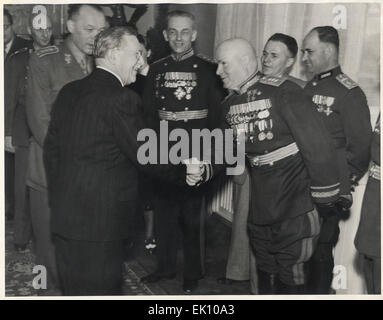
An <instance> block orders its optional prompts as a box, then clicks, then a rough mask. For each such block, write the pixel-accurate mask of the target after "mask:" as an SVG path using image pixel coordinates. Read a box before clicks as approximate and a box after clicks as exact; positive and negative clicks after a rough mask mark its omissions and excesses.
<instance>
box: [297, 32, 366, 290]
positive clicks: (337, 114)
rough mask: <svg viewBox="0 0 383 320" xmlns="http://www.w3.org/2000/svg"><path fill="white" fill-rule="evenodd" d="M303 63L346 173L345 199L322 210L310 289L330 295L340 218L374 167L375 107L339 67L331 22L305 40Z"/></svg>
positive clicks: (336, 38)
mask: <svg viewBox="0 0 383 320" xmlns="http://www.w3.org/2000/svg"><path fill="white" fill-rule="evenodd" d="M302 54H303V55H302V62H303V64H304V65H305V66H306V68H307V72H308V73H309V74H311V75H312V76H313V78H312V79H311V80H310V81H309V82H308V83H307V85H306V86H305V88H304V91H305V94H306V95H307V96H308V97H309V98H310V99H311V100H312V101H313V102H314V107H315V109H316V111H317V112H318V114H319V115H320V117H321V118H322V120H323V121H324V122H325V124H326V127H327V130H328V131H329V133H330V135H331V138H332V144H333V145H334V146H335V150H336V153H335V154H334V156H333V158H334V160H333V161H334V162H336V163H337V164H338V169H339V174H340V201H339V202H338V204H337V205H336V206H333V207H329V208H319V214H320V216H321V219H322V225H321V232H320V236H319V240H318V246H317V248H316V250H315V252H314V254H313V256H312V258H311V260H310V262H309V263H308V267H309V272H308V276H309V279H308V290H309V293H312V294H329V293H330V287H331V282H332V275H333V268H334V257H333V248H334V247H335V245H336V243H337V241H338V237H339V225H338V224H339V219H340V218H341V216H342V215H344V214H345V213H347V212H348V210H349V209H350V207H351V205H352V194H351V192H352V191H353V190H354V187H355V186H356V185H357V184H358V181H359V179H360V178H361V177H362V176H363V175H364V173H365V172H366V170H367V168H368V163H369V158H370V152H369V150H370V144H371V132H372V131H371V124H370V111H369V108H368V105H367V99H366V96H365V94H364V93H363V91H362V89H361V88H360V87H359V86H358V84H357V83H355V82H354V81H353V80H351V79H350V78H349V77H348V76H347V75H346V74H344V73H343V72H342V69H341V67H340V65H339V35H338V32H337V30H336V29H334V28H333V27H330V26H323V27H316V28H314V29H312V30H311V31H310V32H309V33H308V34H307V35H306V37H305V38H304V40H303V45H302Z"/></svg>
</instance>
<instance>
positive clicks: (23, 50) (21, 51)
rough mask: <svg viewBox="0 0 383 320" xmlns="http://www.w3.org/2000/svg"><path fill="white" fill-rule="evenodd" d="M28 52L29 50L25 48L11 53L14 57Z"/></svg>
mask: <svg viewBox="0 0 383 320" xmlns="http://www.w3.org/2000/svg"><path fill="white" fill-rule="evenodd" d="M28 50H29V48H27V47H25V48H22V49H20V50H17V51H15V52H14V53H13V55H16V54H19V53H23V52H27V51H28Z"/></svg>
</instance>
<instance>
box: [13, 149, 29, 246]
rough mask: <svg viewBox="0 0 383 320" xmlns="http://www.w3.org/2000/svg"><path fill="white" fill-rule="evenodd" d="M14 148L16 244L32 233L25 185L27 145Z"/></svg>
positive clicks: (26, 240) (25, 240) (22, 243)
mask: <svg viewBox="0 0 383 320" xmlns="http://www.w3.org/2000/svg"><path fill="white" fill-rule="evenodd" d="M15 149H16V152H15V219H14V221H15V222H14V242H15V244H18V245H25V244H27V243H28V241H29V240H30V237H31V233H32V223H31V215H30V210H29V192H28V188H27V186H26V176H27V168H28V147H16V148H15Z"/></svg>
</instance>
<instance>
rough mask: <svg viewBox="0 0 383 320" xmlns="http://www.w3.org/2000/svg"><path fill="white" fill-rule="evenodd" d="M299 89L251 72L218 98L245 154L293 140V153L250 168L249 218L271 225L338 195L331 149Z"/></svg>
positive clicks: (265, 150)
mask: <svg viewBox="0 0 383 320" xmlns="http://www.w3.org/2000/svg"><path fill="white" fill-rule="evenodd" d="M310 104H311V102H310V100H308V99H307V97H305V96H304V94H303V90H302V89H301V88H300V87H299V86H298V85H296V84H295V83H293V82H291V81H289V80H286V79H281V78H275V77H267V76H262V75H253V76H252V77H250V78H249V79H248V80H247V81H246V82H245V83H244V84H243V85H242V86H241V88H240V90H239V91H238V92H233V93H232V94H231V95H229V96H228V97H227V98H226V99H225V101H224V102H223V107H224V110H225V114H226V122H227V123H228V125H229V126H230V127H231V128H233V129H234V133H235V135H238V133H239V132H242V133H244V134H245V136H246V145H245V151H246V155H247V156H248V157H254V156H262V155H265V154H268V153H270V152H272V151H275V150H277V149H280V148H282V147H285V146H287V145H290V144H292V143H294V142H295V143H296V144H297V146H298V148H299V152H298V153H297V154H295V155H292V156H289V157H287V158H284V159H282V160H279V161H277V162H275V163H272V164H269V165H264V166H258V167H255V166H253V167H252V168H251V193H252V196H251V207H250V214H249V222H250V223H254V224H263V225H266V224H273V223H277V222H280V221H283V220H285V219H288V218H292V217H295V216H299V215H301V214H304V213H306V212H309V211H311V210H312V209H313V206H314V202H316V203H329V202H333V201H335V200H336V199H337V198H338V196H339V180H338V171H337V166H336V163H334V162H333V160H332V156H333V152H334V148H333V147H332V144H331V138H330V136H329V134H328V132H327V130H326V127H325V126H324V124H323V122H322V121H321V119H320V118H319V116H318V115H317V114H316V112H315V110H313V108H312V107H311V106H310Z"/></svg>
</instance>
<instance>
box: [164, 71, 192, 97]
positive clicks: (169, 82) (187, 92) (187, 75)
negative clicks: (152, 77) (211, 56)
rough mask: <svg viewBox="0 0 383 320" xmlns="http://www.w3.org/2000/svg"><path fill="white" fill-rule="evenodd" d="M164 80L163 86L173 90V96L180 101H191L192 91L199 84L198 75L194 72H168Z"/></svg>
mask: <svg viewBox="0 0 383 320" xmlns="http://www.w3.org/2000/svg"><path fill="white" fill-rule="evenodd" d="M163 78H164V79H163V80H164V81H163V86H164V87H165V88H173V89H174V92H173V94H174V95H175V97H176V98H177V99H178V100H182V99H186V100H190V99H191V98H192V91H193V89H194V88H195V87H196V86H197V84H198V83H197V75H196V74H195V73H194V72H166V73H165V74H164V76H163ZM158 80H159V79H157V81H158Z"/></svg>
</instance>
